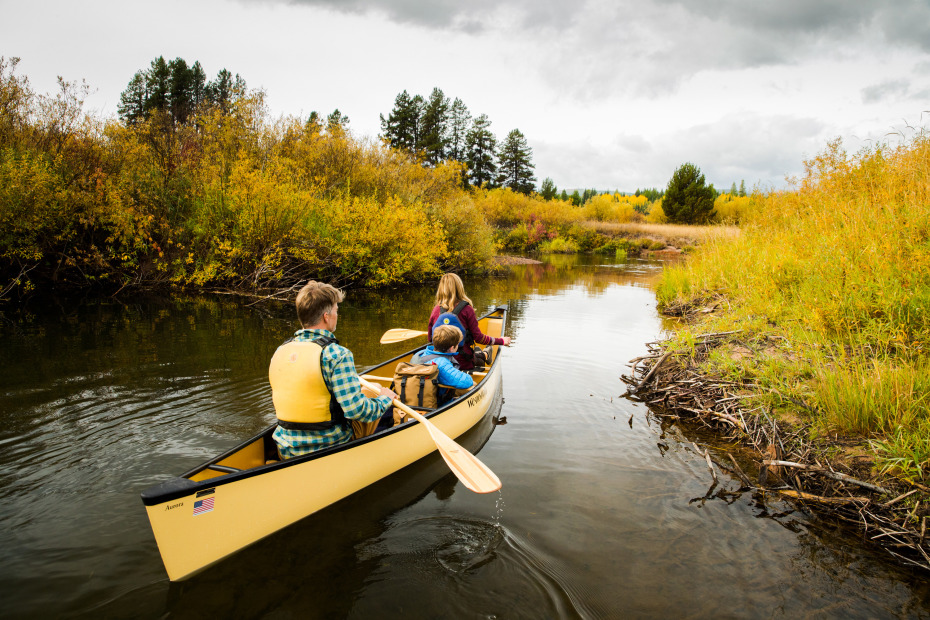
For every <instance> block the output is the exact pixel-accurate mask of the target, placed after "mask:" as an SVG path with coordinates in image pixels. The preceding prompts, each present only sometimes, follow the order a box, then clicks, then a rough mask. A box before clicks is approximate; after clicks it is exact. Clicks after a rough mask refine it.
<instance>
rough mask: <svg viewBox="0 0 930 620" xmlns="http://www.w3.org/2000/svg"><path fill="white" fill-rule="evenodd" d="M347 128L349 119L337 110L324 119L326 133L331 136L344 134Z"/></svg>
mask: <svg viewBox="0 0 930 620" xmlns="http://www.w3.org/2000/svg"><path fill="white" fill-rule="evenodd" d="M348 126H349V117H348V116H346V115H345V114H343V113H342V112H340V111H339V108H336V109H335V110H333V112H332V114H330V115H329V116H327V117H326V131H327V133H329V134H331V135H338V134H342V133H345V131H346V128H348Z"/></svg>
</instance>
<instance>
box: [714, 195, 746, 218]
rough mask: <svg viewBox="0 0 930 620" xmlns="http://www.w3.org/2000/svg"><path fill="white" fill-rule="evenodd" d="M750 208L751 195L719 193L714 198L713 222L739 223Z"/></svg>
mask: <svg viewBox="0 0 930 620" xmlns="http://www.w3.org/2000/svg"><path fill="white" fill-rule="evenodd" d="M751 208H752V197H751V196H733V195H731V194H720V195H719V196H717V199H716V200H714V211H715V212H716V215H715V216H714V221H715V222H720V223H724V224H739V223H740V222H742V221H743V220H744V219H745V217H746V216H747V215H748V213H749V210H750V209H751Z"/></svg>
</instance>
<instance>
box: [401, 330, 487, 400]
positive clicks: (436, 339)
mask: <svg viewBox="0 0 930 620" xmlns="http://www.w3.org/2000/svg"><path fill="white" fill-rule="evenodd" d="M461 341H462V332H461V330H460V329H459V328H458V327H454V326H452V325H437V326H436V329H434V330H433V343H432V344H430V345H427V347H426V348H425V349H423V350H422V351H420V352H419V353H417V354H416V355H414V356H413V359H411V360H410V363H411V364H435V365H436V366H438V367H439V375H438V376H437V377H436V378H437V380H438V381H439V384H440V385H446V386H449V387H450V388H456V389H459V390H461V389H466V388H470V387H471V386H472V385H474V380H473V379H472V378H471V375H469V374H468V373H467V372H463V371H461V370H459V368H458V362H457V361H456V360H455V356H456V354H457V353H458V349H459V342H461ZM453 394H454V391H453V390H446V389H440V390H439V402H440V403H445V402H447V401H448V400H449V399H450V398H451V397H452V396H453Z"/></svg>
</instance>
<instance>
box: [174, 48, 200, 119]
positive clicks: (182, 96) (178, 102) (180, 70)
mask: <svg viewBox="0 0 930 620" xmlns="http://www.w3.org/2000/svg"><path fill="white" fill-rule="evenodd" d="M193 98H194V75H193V72H192V71H191V70H190V69H189V68H188V66H187V62H186V61H185V60H184V59H183V58H175V59H174V60H172V61H171V62H169V63H168V109H169V111H170V112H171V119H172V120H173V121H174V122H175V123H181V124H183V123H186V122H187V117H188V115H189V114H190V113H191V111H192V110H193V107H194V106H193Z"/></svg>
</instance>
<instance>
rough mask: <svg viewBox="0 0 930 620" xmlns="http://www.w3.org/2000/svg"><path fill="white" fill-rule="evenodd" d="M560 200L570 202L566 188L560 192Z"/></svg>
mask: <svg viewBox="0 0 930 620" xmlns="http://www.w3.org/2000/svg"><path fill="white" fill-rule="evenodd" d="M559 200H564V201H565V202H568V200H569V196H568V192H567V191H565V190H564V189H563V190H562V193H561V194H559Z"/></svg>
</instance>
